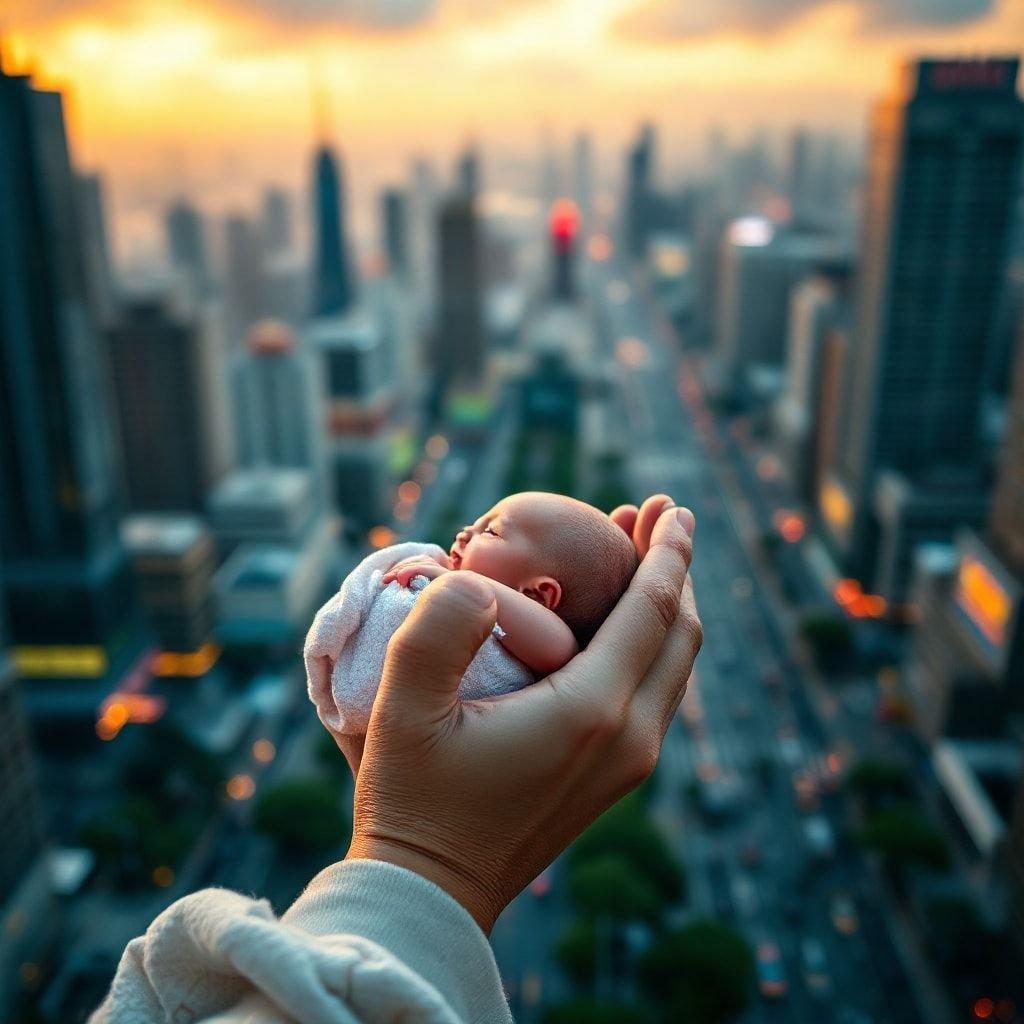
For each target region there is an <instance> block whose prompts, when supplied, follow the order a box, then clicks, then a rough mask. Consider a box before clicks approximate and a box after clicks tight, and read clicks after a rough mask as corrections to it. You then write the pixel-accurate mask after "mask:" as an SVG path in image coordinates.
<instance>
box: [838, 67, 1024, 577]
mask: <svg viewBox="0 0 1024 1024" xmlns="http://www.w3.org/2000/svg"><path fill="white" fill-rule="evenodd" d="M1017 67H1018V61H1017V60H1010V59H1007V60H922V61H919V62H917V63H913V64H910V65H908V67H907V68H906V73H905V80H904V86H903V88H902V90H901V91H900V92H899V93H898V94H896V95H894V96H892V97H891V98H889V99H887V100H884V101H883V102H881V103H879V104H878V105H877V107H876V108H875V110H874V114H873V118H872V123H871V135H870V157H869V160H868V168H869V171H868V182H867V189H866V197H865V205H864V215H863V224H862V234H863V239H862V245H861V254H862V257H861V258H862V263H861V267H860V275H859V282H858V292H857V306H856V318H857V322H856V332H855V343H854V346H853V350H854V351H855V353H856V355H855V358H853V359H852V360H851V362H850V364H849V367H848V372H849V373H850V374H851V375H852V381H851V392H850V405H849V408H848V409H847V410H846V411H845V415H846V418H847V419H848V421H849V429H848V431H847V443H846V444H845V445H844V446H843V447H842V449H841V450H840V451H839V452H838V457H837V461H836V465H835V471H834V473H833V474H831V475H830V476H829V478H828V479H827V480H826V481H825V483H824V485H823V490H822V495H821V503H822V511H823V514H824V519H825V521H826V524H827V526H828V530H829V534H830V536H831V538H832V540H833V542H834V543H835V545H836V548H837V549H838V551H839V553H840V556H841V559H842V561H843V562H844V564H845V568H846V570H847V572H848V573H849V574H852V575H856V576H859V577H860V578H861V579H863V580H867V581H868V582H870V581H871V578H872V576H873V574H874V572H875V568H876V566H875V558H876V551H877V545H878V530H879V524H878V521H877V520H876V518H875V512H874V507H873V503H874V497H875V495H874V488H875V484H876V481H877V478H878V473H879V472H880V471H881V470H889V471H893V472H896V473H898V474H900V475H902V476H904V477H905V478H906V480H907V483H908V486H909V488H910V490H911V491H916V490H918V489H920V488H924V489H925V490H926V491H927V488H928V486H929V479H938V478H940V477H941V478H943V479H944V480H945V481H949V480H950V479H953V478H956V479H961V478H962V479H965V480H966V478H967V477H969V476H971V475H972V474H974V473H975V472H976V470H977V468H978V465H979V462H980V458H979V437H980V422H979V419H980V417H979V413H980V403H981V396H982V389H983V385H984V380H985V369H986V365H987V361H988V352H989V343H990V339H991V333H992V327H993V316H994V314H995V311H996V309H997V304H998V297H999V295H998V291H999V286H1000V282H1001V281H1002V280H1003V264H1004V260H1005V256H1006V244H1007V239H1008V232H1009V225H1010V213H1011V209H1012V203H1013V200H1014V197H1015V195H1016V190H1017V188H1018V183H1019V179H1018V174H1019V165H1020V151H1021V138H1022V130H1024V120H1022V105H1021V101H1020V99H1019V98H1018V96H1017V92H1016V80H1017ZM959 486H960V487H961V489H963V488H964V487H967V486H969V484H963V483H962V484H960V485H959ZM918 504H924V505H927V506H928V507H929V509H930V513H931V516H932V522H931V525H930V530H931V535H932V536H936V535H939V534H941V528H940V527H941V524H938V523H936V522H935V521H934V517H935V514H936V512H937V505H936V503H935V502H918ZM952 525H953V523H952V522H949V523H948V524H947V527H946V536H947V537H948V531H949V529H950V528H951V527H952ZM903 532H906V531H903Z"/></svg>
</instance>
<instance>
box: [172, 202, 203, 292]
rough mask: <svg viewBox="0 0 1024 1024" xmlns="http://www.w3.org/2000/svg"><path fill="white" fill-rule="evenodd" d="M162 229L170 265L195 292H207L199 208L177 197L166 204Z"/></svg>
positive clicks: (201, 219) (201, 222)
mask: <svg viewBox="0 0 1024 1024" xmlns="http://www.w3.org/2000/svg"><path fill="white" fill-rule="evenodd" d="M164 231H165V233H166V237H167V254H168V256H169V258H170V262H171V266H172V267H174V268H175V270H177V271H179V273H181V274H182V275H184V277H185V279H186V280H187V281H188V283H189V285H190V287H191V288H192V291H193V293H194V294H195V295H199V296H204V295H207V294H208V293H209V291H210V285H211V283H212V278H211V274H210V261H209V258H208V256H207V249H206V237H205V234H204V231H203V218H202V215H201V214H200V212H199V211H198V210H197V209H196V208H195V207H194V206H192V205H191V204H190V203H189V202H188V200H187V199H185V198H181V199H178V200H177V201H175V202H174V203H173V204H172V205H171V206H169V207H168V208H167V212H166V214H165V215H164Z"/></svg>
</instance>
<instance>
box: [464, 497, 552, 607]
mask: <svg viewBox="0 0 1024 1024" xmlns="http://www.w3.org/2000/svg"><path fill="white" fill-rule="evenodd" d="M568 500H571V499H566V498H563V497H561V496H560V495H557V494H543V493H539V492H528V493H524V494H513V495H510V496H509V497H507V498H503V499H502V500H501V501H499V502H498V504H497V505H495V506H494V508H492V509H491V510H490V511H489V512H487V513H485V514H484V515H482V516H481V517H480V518H479V519H478V520H477V521H476V522H475V523H473V525H472V526H467V527H465V528H464V529H462V530H460V531H459V533H458V535H457V536H456V538H455V543H454V544H452V547H451V550H450V552H449V557H450V558H451V561H452V567H453V568H454V569H471V570H473V572H478V573H480V575H481V576H486V577H487V578H488V579H492V580H497V582H499V583H504V584H505V585H506V586H509V587H512V588H513V589H515V590H518V589H520V587H521V586H522V585H523V584H525V583H526V582H527V581H528V580H530V579H532V578H533V577H534V576H535V575H536V574H537V573H543V572H544V571H545V567H544V565H543V564H540V563H541V562H542V558H541V541H542V539H543V538H544V536H545V532H549V531H550V530H551V528H552V526H553V525H554V523H555V522H556V521H557V519H558V517H559V515H560V514H561V513H562V512H563V511H564V505H563V503H564V502H565V501H568Z"/></svg>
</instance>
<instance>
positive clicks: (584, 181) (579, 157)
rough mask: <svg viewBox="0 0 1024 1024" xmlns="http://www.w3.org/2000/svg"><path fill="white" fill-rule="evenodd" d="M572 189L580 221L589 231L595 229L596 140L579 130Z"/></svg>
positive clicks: (573, 158)
mask: <svg viewBox="0 0 1024 1024" xmlns="http://www.w3.org/2000/svg"><path fill="white" fill-rule="evenodd" d="M572 190H573V197H574V198H575V200H576V208H577V209H578V210H579V212H580V222H581V224H582V226H583V230H584V231H585V232H587V233H589V232H591V231H593V230H594V140H593V138H592V137H591V135H590V132H579V133H578V134H577V136H576V140H575V142H574V143H573V147H572Z"/></svg>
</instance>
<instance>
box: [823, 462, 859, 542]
mask: <svg viewBox="0 0 1024 1024" xmlns="http://www.w3.org/2000/svg"><path fill="white" fill-rule="evenodd" d="M818 503H819V505H820V507H821V514H822V515H823V516H824V517H825V522H826V523H827V524H828V525H829V527H830V528H831V529H832V531H833V532H834V533H835V534H836V535H837V536H838V537H840V538H841V539H844V538H845V537H846V534H847V531H848V530H849V528H850V523H851V521H852V520H853V504H852V503H851V501H850V497H849V495H848V494H847V493H846V490H845V489H844V488H843V487H842V485H841V484H840V483H839V482H838V481H837V480H835V478H833V477H829V478H828V479H826V480H825V481H824V483H822V485H821V491H820V492H819V494H818Z"/></svg>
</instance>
